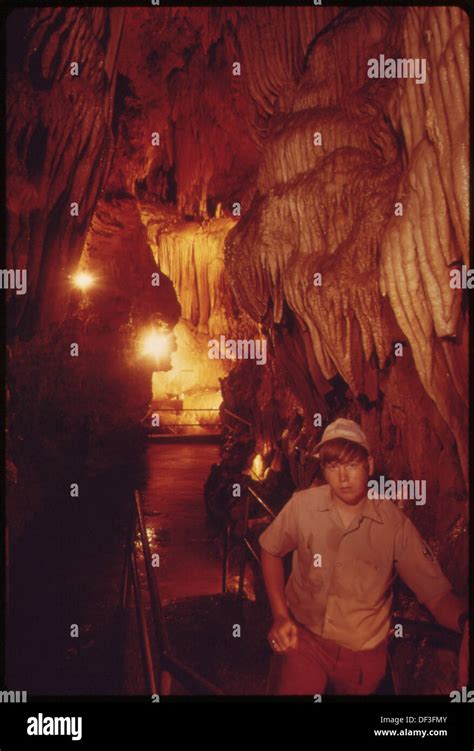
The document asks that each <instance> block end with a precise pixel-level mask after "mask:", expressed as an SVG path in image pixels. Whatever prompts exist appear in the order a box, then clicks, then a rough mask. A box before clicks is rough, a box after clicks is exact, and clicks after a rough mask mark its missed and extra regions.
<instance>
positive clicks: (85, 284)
mask: <svg viewBox="0 0 474 751" xmlns="http://www.w3.org/2000/svg"><path fill="white" fill-rule="evenodd" d="M72 283H73V284H74V286H75V287H78V289H80V290H81V291H82V292H86V290H88V289H89V288H90V287H92V285H93V284H94V277H93V276H92V274H89V273H88V272H87V271H78V272H77V274H74V276H73V277H72Z"/></svg>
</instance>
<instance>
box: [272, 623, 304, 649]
mask: <svg viewBox="0 0 474 751" xmlns="http://www.w3.org/2000/svg"><path fill="white" fill-rule="evenodd" d="M268 641H269V642H270V646H271V648H272V649H273V651H274V652H286V650H287V649H296V648H297V646H298V626H297V625H296V623H295V622H294V621H292V620H291V618H287V617H286V616H277V617H276V618H275V620H274V621H273V626H272V628H271V629H270V633H269V634H268Z"/></svg>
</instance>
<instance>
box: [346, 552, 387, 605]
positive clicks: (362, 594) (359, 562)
mask: <svg viewBox="0 0 474 751" xmlns="http://www.w3.org/2000/svg"><path fill="white" fill-rule="evenodd" d="M384 580H385V577H384V575H383V571H382V566H381V565H380V564H379V563H376V562H375V561H372V560H370V559H369V558H356V560H355V561H354V577H353V583H354V593H355V595H356V597H358V598H362V599H367V598H368V597H370V595H374V596H375V597H378V596H379V594H380V589H381V587H382V585H383V583H384ZM370 599H372V598H370Z"/></svg>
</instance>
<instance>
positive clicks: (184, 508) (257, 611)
mask: <svg viewBox="0 0 474 751" xmlns="http://www.w3.org/2000/svg"><path fill="white" fill-rule="evenodd" d="M218 456H219V447H218V446H216V445H212V444H198V445H196V444H195V443H170V444H167V443H158V442H151V443H150V444H149V447H148V451H147V461H148V473H149V477H148V481H147V484H146V487H145V489H144V493H143V511H144V516H145V524H146V528H147V535H148V540H149V542H150V547H151V552H152V553H159V555H160V565H159V568H158V567H157V568H156V572H157V577H158V585H159V593H160V597H161V601H162V605H163V606H164V610H165V612H166V620H167V625H168V631H169V636H170V642H171V645H172V649H173V652H174V654H175V655H176V656H178V657H179V658H180V659H182V660H183V661H185V662H186V663H187V664H188V665H189V666H190V667H192V668H193V669H194V670H196V671H197V672H198V673H200V674H201V675H204V676H205V677H206V678H207V679H208V680H210V681H211V682H213V683H215V684H216V685H218V686H219V687H221V688H224V689H225V691H226V693H227V692H228V693H246V694H248V693H251V694H256V693H262V692H263V688H264V682H265V676H266V670H267V661H268V648H267V645H266V642H265V633H266V629H267V625H268V614H267V613H266V612H265V611H264V610H262V605H261V604H258V605H257V603H256V602H254V601H251V600H247V599H245V600H244V601H243V602H242V603H240V604H239V603H237V602H236V600H235V598H233V597H229V596H227V597H223V596H222V595H221V586H222V540H221V535H220V533H219V531H218V530H216V529H215V528H213V526H212V524H211V523H210V522H209V520H208V518H207V516H206V510H205V503H204V496H203V486H204V483H205V481H206V479H207V477H208V474H209V470H210V467H211V464H212V463H214V462H216V461H218ZM235 573H236V572H235V571H231V572H230V574H231V575H230V576H229V578H228V582H229V581H230V585H231V588H232V587H234V588H235V586H236V576H235ZM232 574H234V576H232ZM143 582H144V579H143ZM235 624H240V626H241V630H242V634H241V637H238V638H236V637H235V636H233V629H234V625H235ZM137 640H138V632H137V625H136V621H135V618H134V616H133V615H132V614H130V627H129V628H128V640H127V644H126V648H125V665H124V675H125V678H124V680H125V685H124V691H125V692H126V693H128V694H134V693H141V694H143V693H147V691H146V686H145V683H144V678H143V669H142V664H141V662H140V660H139V659H137V657H138V656H139V651H138V641H137ZM171 693H173V694H180V693H187V692H186V691H185V690H183V688H182V687H181V686H179V685H178V684H177V683H176V682H174V681H173V684H172V687H171Z"/></svg>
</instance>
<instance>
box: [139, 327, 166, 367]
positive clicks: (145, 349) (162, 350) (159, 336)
mask: <svg viewBox="0 0 474 751" xmlns="http://www.w3.org/2000/svg"><path fill="white" fill-rule="evenodd" d="M140 352H141V354H142V355H143V356H144V357H151V358H153V359H154V360H155V361H157V362H159V361H160V360H163V359H164V358H165V357H169V355H170V354H171V337H170V335H169V334H164V333H161V332H159V331H157V330H156V329H151V330H148V331H147V332H146V333H145V334H144V335H143V337H142V339H141V342H140Z"/></svg>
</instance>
